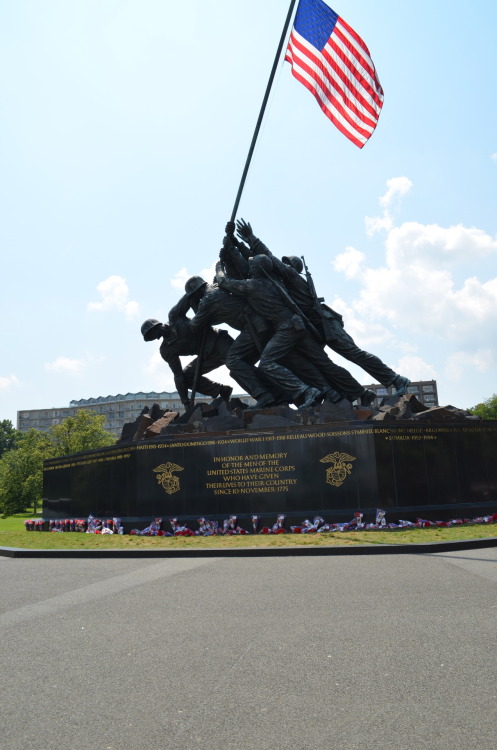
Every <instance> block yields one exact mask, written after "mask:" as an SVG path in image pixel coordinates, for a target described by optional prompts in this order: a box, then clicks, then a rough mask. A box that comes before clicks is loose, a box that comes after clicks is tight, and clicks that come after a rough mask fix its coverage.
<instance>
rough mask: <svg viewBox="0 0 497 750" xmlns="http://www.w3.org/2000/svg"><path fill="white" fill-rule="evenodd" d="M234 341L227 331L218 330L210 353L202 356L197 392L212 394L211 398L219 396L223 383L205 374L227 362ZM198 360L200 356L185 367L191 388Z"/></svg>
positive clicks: (184, 372) (185, 373)
mask: <svg viewBox="0 0 497 750" xmlns="http://www.w3.org/2000/svg"><path fill="white" fill-rule="evenodd" d="M232 343H233V339H232V337H231V336H230V335H229V333H228V332H227V331H219V332H218V335H217V336H216V339H215V342H214V346H213V347H212V348H211V350H210V351H209V352H208V353H206V354H205V355H204V356H203V357H202V362H201V366H200V377H199V379H198V383H197V393H202V394H203V395H204V396H210V397H211V398H216V397H217V396H219V389H220V387H221V383H216V382H215V381H214V380H210V379H209V378H205V377H204V374H205V373H206V372H211V371H212V370H216V369H217V368H218V367H221V365H224V364H226V358H227V356H228V352H229V350H230V347H231V345H232ZM197 362H198V357H195V359H192V361H191V362H189V363H188V364H187V365H186V367H184V368H183V374H184V376H185V380H186V382H187V385H188V388H190V389H191V388H192V386H193V381H194V379H195V372H196V370H197Z"/></svg>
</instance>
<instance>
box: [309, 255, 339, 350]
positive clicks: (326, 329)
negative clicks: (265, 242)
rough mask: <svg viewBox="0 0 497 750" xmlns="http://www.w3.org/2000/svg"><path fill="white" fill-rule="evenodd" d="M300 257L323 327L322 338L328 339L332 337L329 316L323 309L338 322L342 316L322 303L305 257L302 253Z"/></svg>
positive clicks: (322, 300) (322, 298) (322, 299)
mask: <svg viewBox="0 0 497 750" xmlns="http://www.w3.org/2000/svg"><path fill="white" fill-rule="evenodd" d="M300 257H301V258H302V263H303V264H304V271H305V278H306V280H307V286H308V287H309V291H310V293H311V296H312V299H313V301H314V309H315V311H316V312H317V314H318V315H319V317H320V318H321V325H322V327H323V332H324V338H325V341H327V340H328V339H332V338H334V336H333V333H332V330H331V329H330V323H329V321H330V316H329V315H326V314H325V309H326V310H327V311H328V312H329V313H331V316H332V317H333V318H335V320H338V321H339V323H342V316H341V315H340V313H337V312H335V310H332V309H331V307H328V305H323V304H322V303H323V302H324V297H318V295H317V292H316V287H315V286H314V279H313V278H312V276H311V272H310V271H309V268H308V266H307V264H306V262H305V258H304V256H303V255H301V256H300ZM342 325H343V324H342Z"/></svg>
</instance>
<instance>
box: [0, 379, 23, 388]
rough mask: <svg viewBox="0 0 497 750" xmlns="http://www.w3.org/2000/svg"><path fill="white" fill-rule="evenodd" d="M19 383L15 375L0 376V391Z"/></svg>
mask: <svg viewBox="0 0 497 750" xmlns="http://www.w3.org/2000/svg"><path fill="white" fill-rule="evenodd" d="M19 385H21V384H20V382H19V380H18V379H17V377H16V376H15V375H7V376H4V377H2V376H0V391H3V390H7V389H8V388H11V387H12V386H19Z"/></svg>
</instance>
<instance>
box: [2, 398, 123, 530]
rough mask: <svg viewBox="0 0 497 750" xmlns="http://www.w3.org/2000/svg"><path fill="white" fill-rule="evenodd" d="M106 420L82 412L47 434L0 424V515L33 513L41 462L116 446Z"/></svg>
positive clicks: (40, 482)
mask: <svg viewBox="0 0 497 750" xmlns="http://www.w3.org/2000/svg"><path fill="white" fill-rule="evenodd" d="M104 422H105V416H103V415H101V414H95V412H91V411H86V410H84V409H81V410H80V411H78V412H77V413H76V415H75V416H74V417H68V418H67V419H64V421H63V422H61V423H60V424H57V425H53V426H52V427H50V429H49V430H48V432H40V430H34V429H31V430H28V432H20V431H19V430H16V429H15V428H14V426H13V425H12V422H11V421H10V420H8V419H4V420H0V515H2V516H3V517H4V518H5V517H6V516H11V515H13V514H14V513H24V512H25V511H27V510H28V509H30V508H33V511H34V512H36V509H37V508H38V507H39V506H40V505H41V501H42V496H43V461H44V460H45V459H47V458H56V457H57V456H67V455H69V454H70V453H78V452H79V451H86V450H91V449H92V448H102V447H104V446H106V445H112V444H113V443H115V437H114V435H112V434H111V433H110V432H107V430H105V429H104V426H103V425H104Z"/></svg>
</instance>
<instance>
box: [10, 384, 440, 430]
mask: <svg viewBox="0 0 497 750" xmlns="http://www.w3.org/2000/svg"><path fill="white" fill-rule="evenodd" d="M366 388H370V389H371V390H373V391H375V393H376V394H377V401H378V402H379V401H381V399H382V398H383V397H384V396H387V395H393V392H394V389H393V388H385V387H384V386H382V385H378V384H377V383H373V384H372V385H368V386H366ZM409 393H413V394H414V395H415V396H416V398H417V399H418V400H419V401H421V403H423V404H424V405H425V406H438V394H437V383H436V381H435V380H421V381H417V382H413V383H411V385H410V386H409ZM233 396H235V394H233ZM236 397H237V398H240V399H241V400H242V401H245V403H247V404H251V403H253V402H254V400H253V399H252V398H251V397H250V396H248V395H247V394H246V393H245V394H237V396H236ZM152 404H159V405H160V406H161V407H162V409H171V410H173V411H180V410H181V409H182V408H183V407H182V404H181V399H180V397H179V395H178V394H177V393H175V392H173V393H169V392H167V391H161V392H160V393H157V392H155V391H150V392H148V393H145V392H142V391H140V392H139V393H125V394H123V393H118V394H117V395H116V396H98V397H97V398H81V399H79V400H78V401H70V402H69V406H62V407H58V408H55V407H52V408H51V409H24V410H21V411H18V412H17V429H18V430H19V431H20V432H27V431H28V430H30V429H31V428H34V429H35V430H40V432H46V431H47V430H49V429H50V427H52V425H56V424H60V423H61V422H62V421H63V420H64V419H67V418H68V417H73V416H74V415H75V414H76V413H77V412H78V411H80V410H81V409H87V410H88V411H93V412H95V413H96V414H102V415H103V416H104V417H105V423H104V428H105V429H106V430H108V431H109V432H111V433H112V434H113V435H115V436H116V438H118V437H120V436H121V431H122V428H123V425H124V424H126V423H127V422H134V421H135V419H136V418H137V417H139V416H140V414H141V412H142V411H143V409H144V408H145V407H148V408H150V407H151V406H152Z"/></svg>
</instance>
